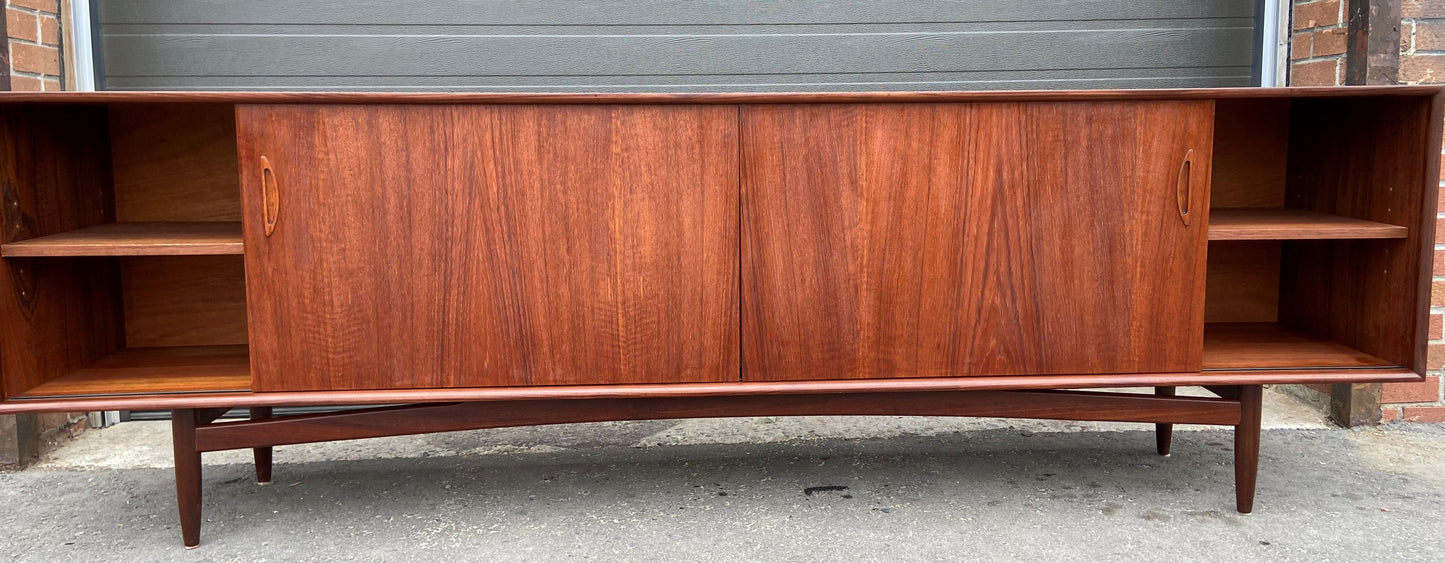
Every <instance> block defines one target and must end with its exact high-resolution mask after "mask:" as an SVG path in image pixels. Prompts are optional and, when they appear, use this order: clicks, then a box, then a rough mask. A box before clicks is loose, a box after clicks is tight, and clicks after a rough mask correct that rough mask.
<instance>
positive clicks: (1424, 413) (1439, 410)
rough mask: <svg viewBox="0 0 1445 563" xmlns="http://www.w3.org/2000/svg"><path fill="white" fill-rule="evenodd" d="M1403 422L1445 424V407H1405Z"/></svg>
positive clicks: (1402, 416)
mask: <svg viewBox="0 0 1445 563" xmlns="http://www.w3.org/2000/svg"><path fill="white" fill-rule="evenodd" d="M1401 410H1402V412H1401V413H1400V418H1401V420H1405V421H1408V422H1445V407H1405V408H1404V409H1401Z"/></svg>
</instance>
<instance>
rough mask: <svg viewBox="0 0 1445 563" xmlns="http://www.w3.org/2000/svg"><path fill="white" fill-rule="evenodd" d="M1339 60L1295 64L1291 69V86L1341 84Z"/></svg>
mask: <svg viewBox="0 0 1445 563" xmlns="http://www.w3.org/2000/svg"><path fill="white" fill-rule="evenodd" d="M1339 66H1340V62H1339V61H1338V60H1327V61H1313V62H1308V63H1294V65H1292V66H1291V67H1290V74H1289V85H1290V86H1336V85H1338V84H1339V82H1337V79H1338V71H1339Z"/></svg>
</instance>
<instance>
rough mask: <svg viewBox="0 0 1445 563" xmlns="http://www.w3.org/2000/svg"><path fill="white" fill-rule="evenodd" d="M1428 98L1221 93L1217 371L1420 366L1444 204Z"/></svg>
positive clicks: (1213, 265)
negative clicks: (1433, 169)
mask: <svg viewBox="0 0 1445 563" xmlns="http://www.w3.org/2000/svg"><path fill="white" fill-rule="evenodd" d="M1431 111H1432V107H1431V101H1430V100H1429V99H1427V98H1420V99H1413V98H1411V99H1400V98H1388V97H1372V96H1362V97H1349V98H1279V99H1255V100H1221V101H1219V102H1218V103H1217V104H1216V106H1215V128H1214V131H1215V137H1214V152H1213V162H1212V166H1211V171H1212V178H1211V186H1210V201H1209V220H1208V225H1209V241H1210V242H1209V251H1208V258H1207V271H1206V276H1207V277H1206V282H1205V285H1206V289H1205V300H1204V323H1205V325H1204V356H1203V367H1204V369H1206V370H1321V369H1325V370H1332V369H1339V370H1374V369H1382V368H1393V369H1396V370H1410V371H1415V372H1417V373H1420V370H1421V369H1422V368H1423V365H1421V364H1423V362H1424V360H1423V357H1421V356H1420V355H1419V350H1421V349H1422V347H1421V346H1420V344H1421V343H1422V341H1423V337H1424V334H1423V332H1424V326H1423V323H1422V322H1421V321H1422V317H1421V316H1420V315H1421V314H1422V313H1421V307H1422V300H1421V299H1422V297H1421V295H1422V294H1421V287H1422V284H1424V283H1426V282H1425V280H1426V277H1425V276H1426V275H1428V271H1425V268H1428V262H1426V261H1422V259H1421V256H1422V253H1423V252H1424V250H1425V249H1426V248H1427V247H1428V245H1429V244H1430V243H1431V242H1432V241H1429V240H1426V239H1427V237H1429V236H1430V227H1431V225H1433V221H1434V217H1433V216H1434V214H1435V207H1434V198H1433V197H1430V195H1431V192H1430V191H1431V190H1434V189H1435V187H1434V183H1435V179H1432V178H1429V177H1428V176H1429V174H1426V173H1425V172H1426V171H1427V170H1428V169H1429V168H1430V166H1431V164H1432V161H1431V160H1430V159H1429V158H1427V157H1426V156H1424V155H1422V154H1420V151H1419V150H1418V146H1419V143H1420V139H1421V136H1422V135H1424V134H1425V133H1424V131H1422V130H1420V129H1418V128H1410V127H1400V126H1399V124H1401V123H1427V122H1429V119H1427V117H1428V116H1429V115H1430V114H1431Z"/></svg>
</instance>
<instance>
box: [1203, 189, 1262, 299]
mask: <svg viewBox="0 0 1445 563" xmlns="http://www.w3.org/2000/svg"><path fill="white" fill-rule="evenodd" d="M1218 211H1219V210H1218V209H1212V210H1210V212H1211V213H1215V212H1218ZM1213 220H1214V217H1213V216H1211V217H1210V221H1211V222H1212V221H1213ZM1280 246H1281V243H1280V242H1278V241H1246V242H1211V243H1209V266H1208V273H1207V276H1208V280H1207V281H1206V282H1205V289H1204V322H1206V323H1257V322H1269V323H1272V322H1276V321H1278V320H1279V267H1280V266H1279V265H1280Z"/></svg>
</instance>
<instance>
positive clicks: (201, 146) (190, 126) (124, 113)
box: [110, 104, 241, 222]
mask: <svg viewBox="0 0 1445 563" xmlns="http://www.w3.org/2000/svg"><path fill="white" fill-rule="evenodd" d="M110 120H111V121H110V130H111V154H112V156H113V161H114V167H115V212H116V217H117V218H118V219H119V220H121V221H136V222H140V221H240V220H241V189H240V186H239V184H238V178H237V176H236V172H237V169H236V116H235V112H234V110H233V106H232V105H230V104H117V105H113V106H111V111H110Z"/></svg>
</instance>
